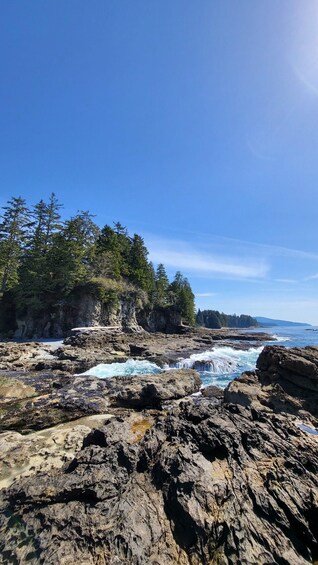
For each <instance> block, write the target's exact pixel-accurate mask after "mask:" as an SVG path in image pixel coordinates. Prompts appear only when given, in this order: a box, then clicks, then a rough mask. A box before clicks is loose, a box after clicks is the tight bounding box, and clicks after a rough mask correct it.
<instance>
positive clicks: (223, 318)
mask: <svg viewBox="0 0 318 565" xmlns="http://www.w3.org/2000/svg"><path fill="white" fill-rule="evenodd" d="M196 323H197V325H198V326H203V327H205V328H211V329H220V328H252V327H257V326H259V323H258V322H257V320H256V319H255V318H252V316H248V315H247V314H241V315H240V316H238V315H237V314H224V312H219V311H218V310H200V309H199V310H198V312H197V315H196Z"/></svg>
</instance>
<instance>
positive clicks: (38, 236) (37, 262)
mask: <svg viewBox="0 0 318 565" xmlns="http://www.w3.org/2000/svg"><path fill="white" fill-rule="evenodd" d="M60 208H61V205H60V204H59V203H58V201H57V198H56V196H55V194H54V193H52V194H51V196H50V199H49V202H48V203H45V202H44V201H43V200H40V202H38V203H37V204H36V205H35V206H34V207H33V211H32V212H31V217H32V222H31V223H30V228H31V230H30V233H29V235H28V239H27V243H26V248H25V253H24V256H23V260H22V261H21V266H20V270H19V273H20V284H19V287H18V293H17V300H18V303H19V305H23V306H33V307H34V308H41V307H42V306H43V302H45V298H44V297H45V293H46V289H47V286H48V284H49V273H48V265H47V252H48V250H49V249H50V247H51V246H52V244H53V235H54V233H57V231H58V230H59V229H60V228H61V223H60V214H59V209H60Z"/></svg>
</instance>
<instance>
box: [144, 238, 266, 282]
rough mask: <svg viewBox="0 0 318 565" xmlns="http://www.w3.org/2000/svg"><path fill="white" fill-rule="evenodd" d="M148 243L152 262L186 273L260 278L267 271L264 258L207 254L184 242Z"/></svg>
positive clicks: (157, 241) (156, 241)
mask: <svg viewBox="0 0 318 565" xmlns="http://www.w3.org/2000/svg"><path fill="white" fill-rule="evenodd" d="M147 244H148V247H149V249H150V253H149V255H150V259H151V261H153V262H154V263H160V262H162V263H164V264H165V265H166V267H172V268H174V269H181V270H183V271H185V272H192V273H196V274H214V275H219V276H223V277H234V278H240V279H242V278H256V279H259V278H264V277H265V276H266V274H267V273H268V271H269V264H268V263H267V261H265V260H263V259H260V260H259V259H255V258H251V257H248V256H244V258H240V257H239V256H236V257H232V256H229V255H227V254H222V255H221V254H212V253H207V252H204V251H202V250H201V249H199V248H195V247H194V246H192V245H190V244H189V243H187V242H182V241H176V240H159V239H152V241H151V240H150V239H147Z"/></svg>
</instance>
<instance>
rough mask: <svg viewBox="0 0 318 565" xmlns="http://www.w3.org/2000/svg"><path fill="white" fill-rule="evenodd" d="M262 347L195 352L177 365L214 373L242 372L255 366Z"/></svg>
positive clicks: (219, 348) (220, 348)
mask: <svg viewBox="0 0 318 565" xmlns="http://www.w3.org/2000/svg"><path fill="white" fill-rule="evenodd" d="M262 349H263V347H257V348H255V347H254V348H251V349H247V350H246V351H242V350H238V349H232V348H231V347H218V348H215V349H213V350H212V351H204V352H202V353H194V354H193V355H191V356H190V357H188V359H180V361H178V362H177V363H176V366H177V367H178V368H187V369H197V370H198V371H203V372H205V373H212V374H214V375H224V374H229V373H234V372H237V371H240V372H241V371H246V370H251V369H254V368H255V365H256V361H257V358H258V356H259V354H260V352H261V351H262Z"/></svg>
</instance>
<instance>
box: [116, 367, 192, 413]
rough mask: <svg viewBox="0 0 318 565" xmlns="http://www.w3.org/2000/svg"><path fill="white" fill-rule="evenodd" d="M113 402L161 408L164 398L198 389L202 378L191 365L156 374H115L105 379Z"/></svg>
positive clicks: (139, 406) (120, 404)
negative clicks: (188, 367)
mask: <svg viewBox="0 0 318 565" xmlns="http://www.w3.org/2000/svg"><path fill="white" fill-rule="evenodd" d="M106 384H107V388H108V390H109V394H110V402H111V404H112V405H115V406H122V407H125V408H138V409H140V408H161V407H162V404H163V402H165V401H169V400H175V399H179V398H184V397H185V396H188V395H190V394H193V393H195V392H198V391H199V390H200V386H201V379H200V377H199V375H198V373H197V372H196V371H194V370H192V369H172V370H170V371H163V372H162V373H159V374H157V375H138V376H137V377H133V378H131V377H113V378H112V379H109V380H107V381H106Z"/></svg>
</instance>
